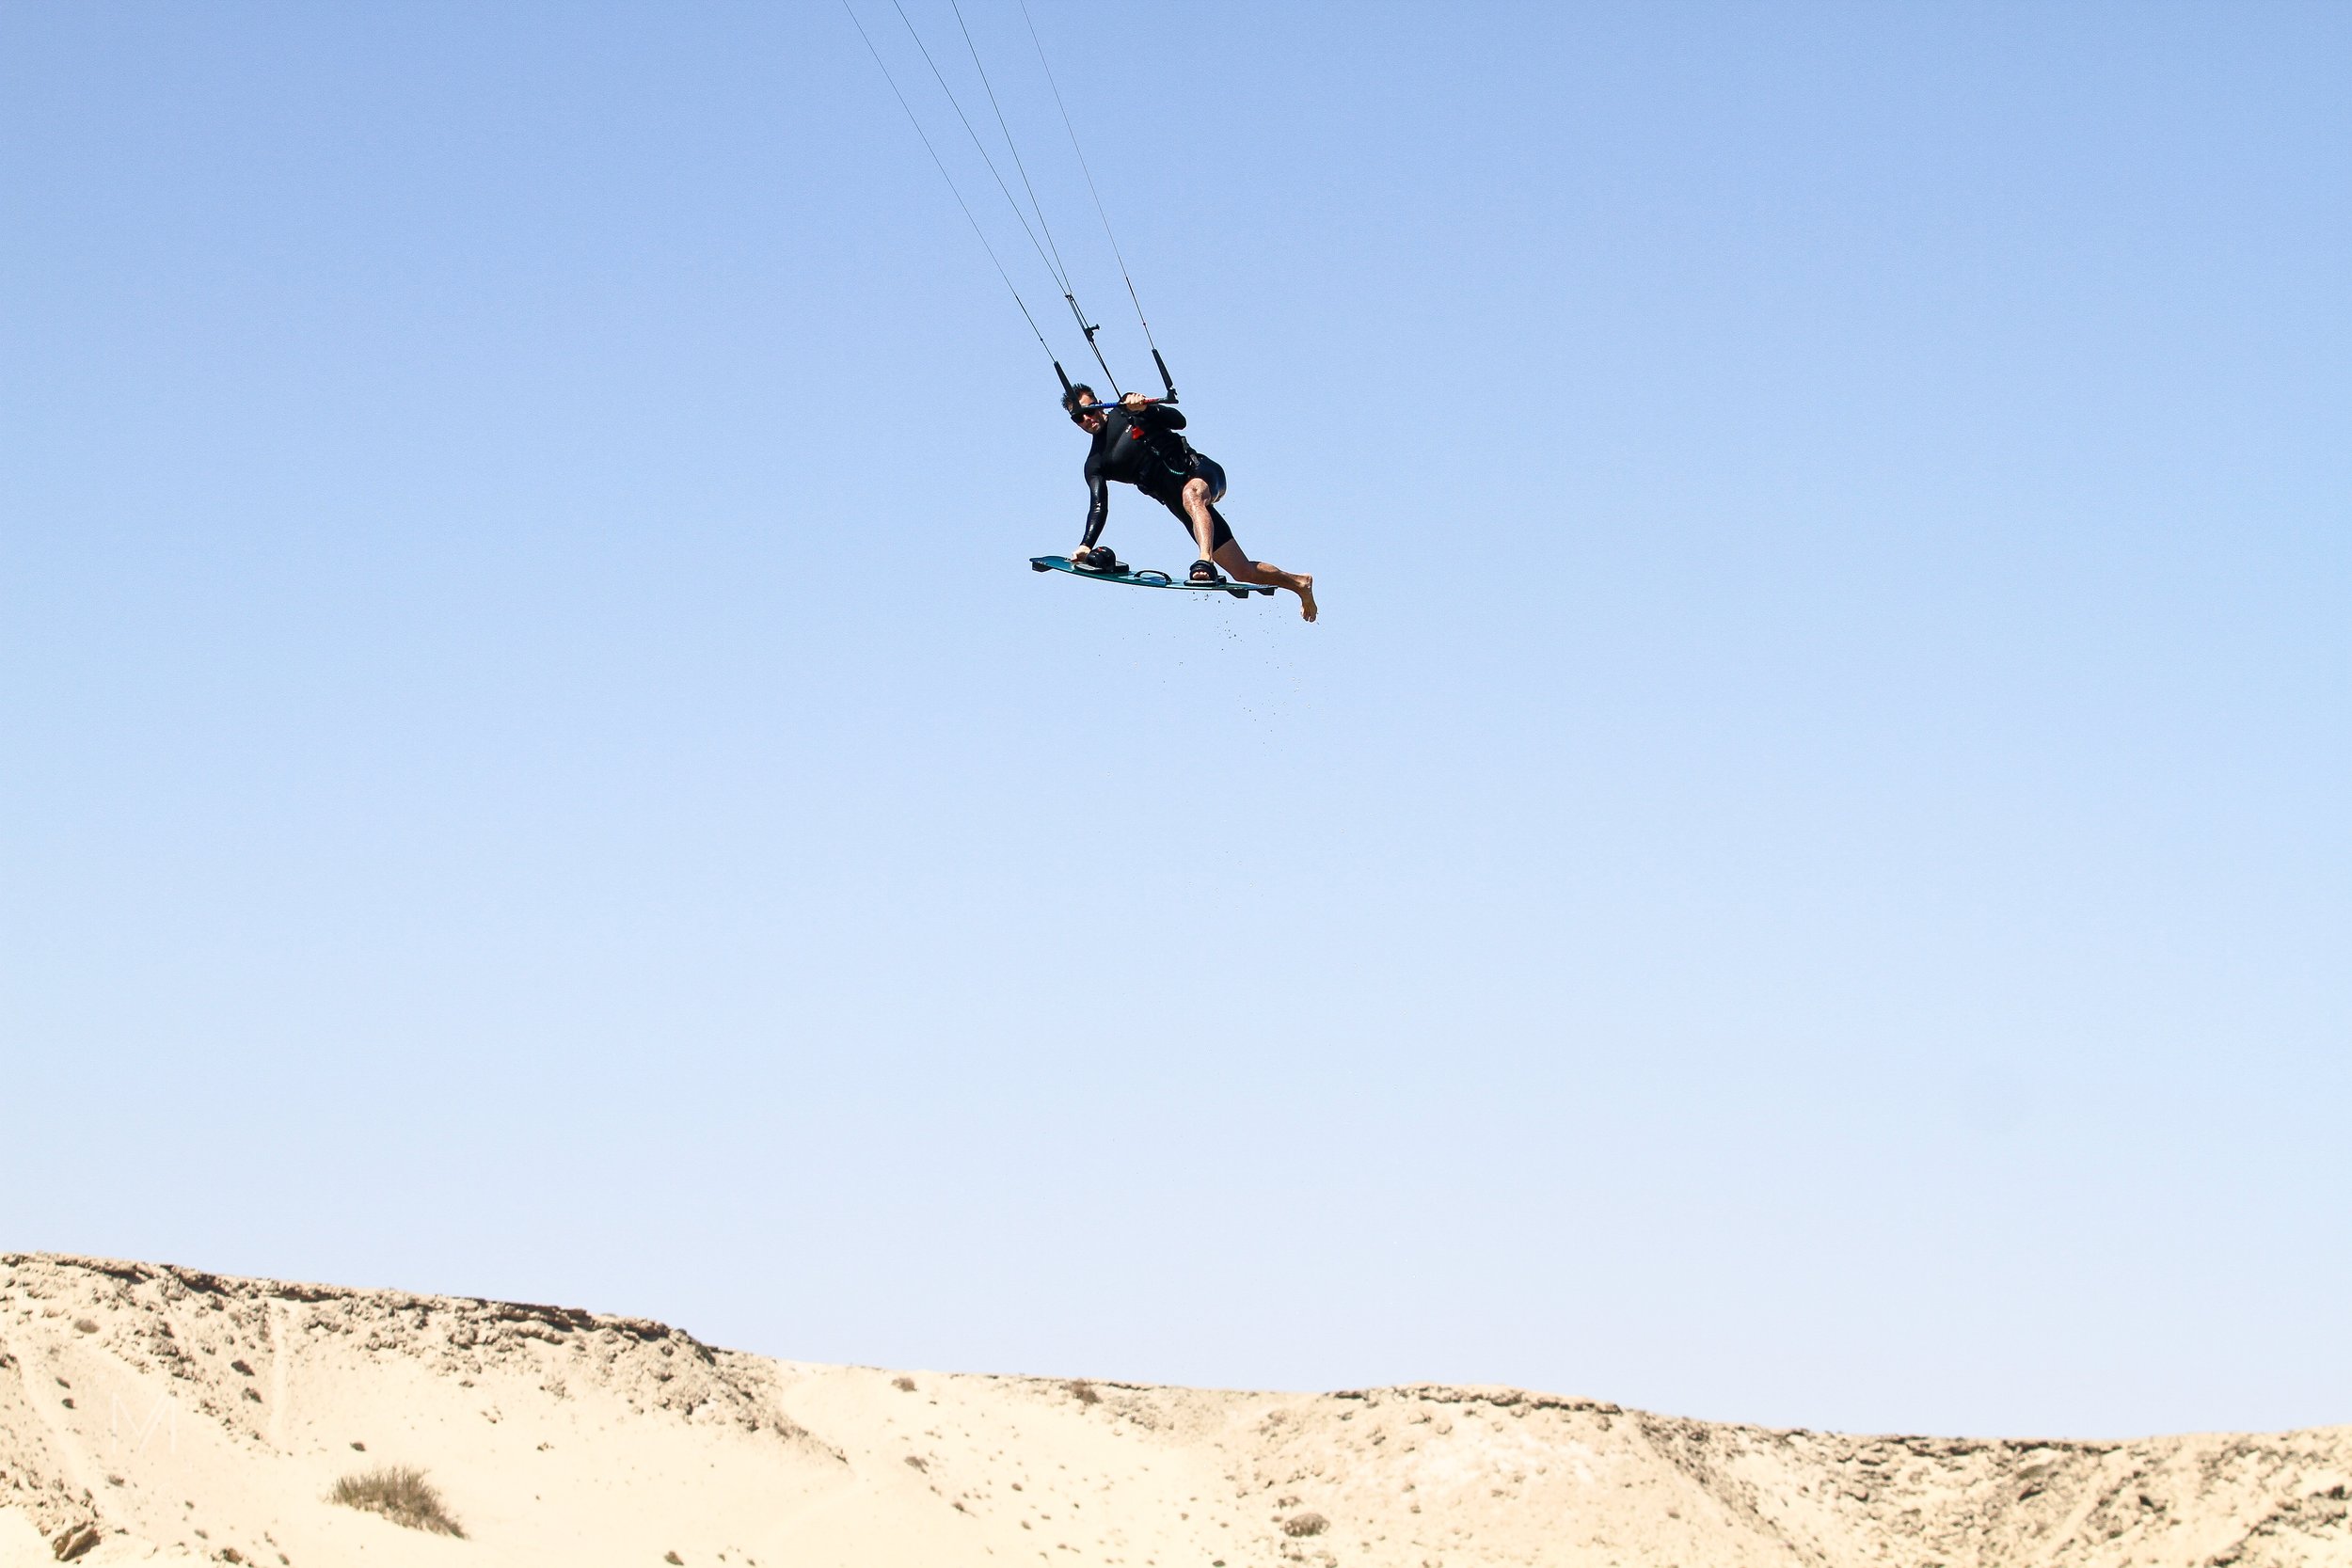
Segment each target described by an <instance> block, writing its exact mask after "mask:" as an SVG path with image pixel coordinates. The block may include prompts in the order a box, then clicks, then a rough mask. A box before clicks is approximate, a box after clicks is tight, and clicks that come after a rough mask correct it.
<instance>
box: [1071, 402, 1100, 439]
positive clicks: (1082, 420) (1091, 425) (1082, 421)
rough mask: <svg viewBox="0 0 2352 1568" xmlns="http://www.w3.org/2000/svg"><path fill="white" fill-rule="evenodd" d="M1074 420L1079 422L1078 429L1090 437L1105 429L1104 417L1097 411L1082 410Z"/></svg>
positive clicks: (1075, 415) (1090, 409) (1074, 416)
mask: <svg viewBox="0 0 2352 1568" xmlns="http://www.w3.org/2000/svg"><path fill="white" fill-rule="evenodd" d="M1072 418H1073V419H1075V420H1077V421H1078V428H1079V429H1080V430H1083V431H1085V432H1086V433H1087V434H1088V435H1089V436H1091V435H1093V434H1094V433H1095V432H1096V431H1098V430H1100V429H1102V428H1103V416H1102V414H1101V413H1100V412H1098V411H1097V410H1095V409H1092V408H1081V409H1079V410H1078V411H1077V413H1076V414H1074V415H1073V416H1072Z"/></svg>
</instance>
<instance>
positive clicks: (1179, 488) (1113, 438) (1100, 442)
mask: <svg viewBox="0 0 2352 1568" xmlns="http://www.w3.org/2000/svg"><path fill="white" fill-rule="evenodd" d="M1061 405H1062V407H1063V408H1064V409H1065V410H1067V411H1068V413H1069V415H1070V418H1071V419H1072V420H1073V421H1074V422H1075V423H1076V424H1077V426H1078V428H1079V429H1081V430H1083V431H1085V432H1086V433H1087V434H1088V435H1089V436H1093V437H1094V445H1093V446H1092V447H1091V448H1090V449H1089V451H1088V452H1087V467H1086V474H1087V530H1086V538H1085V540H1084V542H1083V543H1082V544H1081V545H1080V546H1079V547H1078V553H1077V554H1075V555H1073V557H1071V561H1072V562H1073V564H1075V565H1077V566H1079V567H1081V568H1082V569H1084V570H1087V571H1094V572H1107V571H1116V570H1118V568H1119V561H1118V558H1117V557H1116V556H1114V555H1113V554H1112V553H1111V552H1110V551H1109V550H1108V549H1107V548H1104V547H1103V546H1098V545H1097V544H1096V541H1097V540H1099V539H1101V538H1102V536H1103V524H1104V519H1106V518H1107V517H1108V516H1109V515H1110V505H1111V496H1110V482H1111V481H1112V480H1118V481H1119V482H1120V483H1124V484H1132V485H1134V486H1135V487H1136V489H1138V490H1140V491H1142V492H1143V493H1144V494H1145V495H1147V496H1149V497H1151V498H1152V499H1153V500H1155V501H1158V502H1159V503H1160V504H1161V505H1162V506H1165V507H1167V508H1168V510H1169V511H1170V512H1173V513H1175V514H1176V517H1177V520H1178V521H1179V522H1181V523H1183V524H1184V527H1185V529H1186V530H1188V531H1190V532H1191V534H1192V539H1193V544H1194V545H1195V546H1198V547H1199V549H1200V560H1198V561H1196V562H1193V563H1192V574H1191V580H1192V581H1194V582H1200V583H1214V582H1221V581H1223V580H1224V579H1223V578H1221V577H1219V576H1218V575H1217V567H1219V566H1222V567H1224V568H1225V570H1226V571H1227V572H1229V573H1231V574H1232V576H1233V577H1234V578H1236V579H1238V580H1240V581H1242V582H1254V583H1263V584H1267V585H1269V586H1272V587H1275V588H1287V589H1289V590H1290V591H1291V592H1292V593H1294V594H1297V595H1298V613H1299V614H1300V615H1301V616H1303V617H1305V618H1306V619H1307V620H1310V621H1311V620H1313V619H1314V618H1315V579H1314V578H1311V577H1309V576H1307V575H1306V574H1305V573H1303V572H1285V571H1284V570H1282V568H1280V567H1279V566H1275V565H1270V564H1268V563H1267V562H1263V561H1252V560H1250V559H1249V558H1248V556H1246V555H1244V554H1242V550H1241V546H1239V545H1237V544H1235V543H1234V542H1233V531H1232V529H1231V528H1228V527H1227V526H1226V523H1225V519H1224V517H1223V516H1222V515H1220V514H1219V513H1218V512H1217V509H1216V503H1217V502H1218V501H1220V500H1222V499H1225V470H1224V468H1223V467H1220V466H1219V465H1218V464H1217V462H1216V459H1214V458H1211V457H1204V456H1202V455H1201V454H1200V452H1197V451H1193V450H1192V443H1191V442H1189V441H1187V440H1185V439H1184V436H1181V435H1179V434H1178V432H1180V431H1182V430H1183V429H1184V414H1183V413H1182V412H1181V411H1180V410H1178V409H1177V408H1175V407H1174V406H1172V405H1171V404H1166V403H1160V402H1155V401H1154V400H1152V399H1151V398H1147V397H1145V396H1144V395H1143V394H1142V393H1141V392H1129V393H1128V394H1127V395H1126V396H1125V397H1123V398H1121V399H1120V400H1119V402H1118V403H1117V404H1112V405H1109V406H1107V407H1105V405H1104V404H1097V403H1096V402H1095V401H1094V388H1091V387H1088V386H1085V385H1079V386H1076V387H1073V388H1070V390H1069V391H1068V392H1067V393H1065V394H1064V395H1063V397H1062V400H1061Z"/></svg>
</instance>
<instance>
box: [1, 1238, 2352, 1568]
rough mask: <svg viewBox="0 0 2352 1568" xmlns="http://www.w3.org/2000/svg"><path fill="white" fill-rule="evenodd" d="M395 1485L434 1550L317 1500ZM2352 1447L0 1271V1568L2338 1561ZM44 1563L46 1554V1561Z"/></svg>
mask: <svg viewBox="0 0 2352 1568" xmlns="http://www.w3.org/2000/svg"><path fill="white" fill-rule="evenodd" d="M383 1465H393V1466H415V1467H418V1468H421V1469H422V1470H423V1471H425V1472H426V1480H427V1481H428V1482H429V1483H430V1484H431V1485H432V1486H434V1487H436V1488H437V1490H438V1492H439V1494H440V1496H441V1497H442V1498H443V1500H444V1502H445V1504H446V1507H447V1511H448V1513H449V1514H450V1515H451V1516H452V1518H453V1521H454V1522H455V1523H456V1525H457V1526H458V1527H459V1528H462V1529H463V1531H464V1534H463V1536H462V1537H457V1536H451V1535H442V1534H435V1533H429V1532H427V1531H424V1530H421V1529H416V1528H404V1527H403V1526H401V1525H398V1524H395V1523H392V1522H390V1521H389V1520H388V1519H386V1518H384V1517H380V1516H378V1515H377V1514H375V1513H368V1512H362V1511H359V1510H357V1509H353V1508H350V1507H343V1506H338V1505H337V1504H335V1503H333V1502H330V1501H328V1500H327V1499H328V1494H329V1493H330V1491H331V1490H332V1489H333V1487H334V1486H335V1483H336V1481H338V1480H339V1479H340V1478H342V1477H345V1476H350V1475H354V1474H357V1473H361V1472H366V1471H369V1470H372V1469H374V1468H376V1467H378V1466H383ZM2347 1499H2352V1428H2344V1427H2336V1428H2328V1429H2325V1430H2317V1431H2311V1432H2300V1433H2283V1434H2280V1435H2275V1436H2262V1437H2244V1436H2198V1437H2166V1438H2152V1439H2149V1440H2147V1441H2144V1442H2136V1443H2120V1444H2119V1443H2066V1442H1976V1441H1956V1440H1943V1439H1934V1438H1916V1437H1848V1436H1838V1435H1833V1434H1829V1433H1808V1432H1780V1431H1768V1430H1765V1429H1762V1428H1757V1427H1742V1426H1726V1425H1717V1424H1711V1423H1708V1422H1704V1421H1690V1420H1678V1419H1674V1418H1665V1417H1658V1416H1649V1415H1645V1414H1643V1413H1641V1412H1639V1411H1631V1410H1624V1409H1620V1408H1619V1407H1617V1406H1615V1405H1613V1404H1606V1403H1601V1402H1595V1401H1590V1400H1574V1399H1557V1398H1553V1397H1550V1396H1548V1395H1536V1394H1528V1393H1523V1392H1520V1391H1519V1390H1517V1389H1509V1388H1453V1387H1435V1386H1423V1387H1403V1388H1378V1389H1366V1390H1361V1391H1356V1392H1347V1393H1338V1394H1314V1395H1303V1394H1255V1393H1232V1392H1223V1391H1211V1390H1201V1389H1187V1388H1159V1387H1139V1386H1127V1385H1120V1384H1110V1383H1099V1384H1073V1383H1066V1382H1057V1381H1052V1380H1046V1379H1038V1378H1018V1377H979V1376H969V1375H961V1374H954V1375H950V1374H940V1373H930V1372H917V1373H912V1374H906V1373H894V1372H890V1371H886V1370H874V1369H868V1368H855V1367H821V1366H812V1365H804V1364H801V1363H796V1362H790V1361H775V1360H771V1359H768V1358H766V1357H763V1356H756V1355H744V1354H736V1353H734V1352H730V1351H722V1350H714V1349H712V1348H711V1347H709V1346H707V1345H704V1344H702V1343H700V1342H699V1341H697V1340H695V1339H694V1338H691V1336H689V1335H686V1334H682V1333H680V1332H678V1331H677V1330H675V1329H673V1328H667V1327H664V1326H663V1325H661V1324H660V1323H646V1322H643V1321H640V1320H636V1319H629V1318H610V1317H601V1316H597V1315H596V1314H593V1313H589V1312H581V1311H575V1310H571V1309H567V1308H563V1307H528V1306H519V1305H516V1304H513V1303H504V1302H487V1301H474V1300H467V1299H453V1298H450V1297H442V1296H412V1295H404V1294H400V1293H398V1292H395V1291H346V1290H337V1289H332V1288H328V1287H323V1286H311V1285H290V1284H282V1283H278V1282H276V1281H271V1280H261V1279H230V1278H222V1277H219V1276H216V1275H207V1274H202V1273H199V1272H197V1271H195V1270H192V1269H183V1268H173V1267H159V1266H155V1265H151V1264H142V1263H115V1262H105V1261H101V1260H96V1259H78V1258H61V1257H51V1256H42V1255H8V1256H6V1257H0V1568H18V1565H19V1564H20V1563H25V1564H29V1563H35V1562H39V1563H51V1562H54V1561H56V1558H57V1555H58V1553H59V1551H60V1550H62V1551H63V1552H65V1553H68V1554H73V1555H72V1558H71V1560H75V1561H79V1562H83V1563H87V1564H93V1565H98V1564H106V1563H116V1562H133V1561H145V1560H162V1561H198V1560H213V1561H228V1562H246V1563H259V1564H263V1565H268V1564H288V1565H298V1568H327V1565H336V1568H341V1565H345V1564H355V1563H378V1564H386V1565H395V1568H397V1565H405V1564H465V1563H474V1564H490V1563H496V1564H508V1563H513V1564H542V1563H543V1564H548V1565H559V1564H560V1565H564V1568H591V1565H600V1564H608V1563H610V1564H628V1565H638V1568H659V1565H660V1564H664V1563H684V1564H691V1565H696V1568H700V1565H705V1564H720V1563H724V1564H732V1565H742V1568H952V1565H961V1564H973V1565H978V1564H993V1565H997V1568H1018V1565H1019V1564H1022V1563H1038V1562H1042V1563H1047V1564H1051V1565H1054V1568H1064V1565H1068V1568H1082V1565H1087V1564H1100V1565H1114V1564H1118V1565H1134V1568H1196V1565H1197V1568H1216V1565H1217V1564H1223V1565H1224V1568H1275V1565H1279V1564H1284V1563H1305V1564H1316V1565H1323V1568H1333V1565H1338V1564H1349V1565H1354V1564H1365V1565H1390V1564H1395V1565H1400V1568H1472V1565H1476V1564H1487V1563H1531V1564H1533V1563H1541V1564H1562V1565H1568V1564H1577V1565H1582V1564H1592V1565H1595V1568H1598V1565H1603V1564H1621V1565H1624V1568H1650V1565H1657V1568H1668V1565H1673V1568H1697V1565H1702V1564H1708V1565H1711V1564H1758V1565H1762V1564H1833V1563H1835V1564H1843V1563H1873V1564H1895V1565H1911V1564H1916V1565H1919V1568H1927V1565H1929V1564H1939V1565H1943V1568H1970V1565H1979V1564H1982V1565H1991V1564H2042V1563H2047V1564H2053V1565H2058V1564H2066V1565H2074V1564H2082V1565H2088V1568H2107V1565H2112V1568H2123V1565H2125V1564H2133V1565H2152V1564H2153V1565H2161V1564H2173V1563H2178V1564H2182V1565H2184V1568H2188V1565H2199V1568H2202V1565H2213V1568H2232V1565H2244V1568H2265V1565H2270V1564H2288V1563H2296V1564H2319V1563H2327V1564H2352V1501H2348V1500H2347ZM57 1543H62V1546H61V1547H60V1546H59V1545H58V1544H57Z"/></svg>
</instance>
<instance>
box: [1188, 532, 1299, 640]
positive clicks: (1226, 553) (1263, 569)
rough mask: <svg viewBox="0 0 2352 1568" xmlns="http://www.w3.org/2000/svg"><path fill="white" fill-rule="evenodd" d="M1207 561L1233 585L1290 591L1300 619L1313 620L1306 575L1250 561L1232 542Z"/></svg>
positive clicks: (1261, 562) (1217, 550)
mask: <svg viewBox="0 0 2352 1568" xmlns="http://www.w3.org/2000/svg"><path fill="white" fill-rule="evenodd" d="M1204 510H1205V508H1204ZM1210 559H1212V560H1214V561H1215V562H1216V563H1217V564H1218V565H1219V566H1222V567H1224V568H1225V575H1226V576H1227V577H1229V578H1232V579H1233V580H1234V581H1236V582H1255V583H1263V584H1265V585H1266V586H1268V587H1272V588H1287V589H1289V590H1290V591H1291V592H1292V593H1294V594H1297V595H1298V613H1299V615H1300V617H1301V618H1302V619H1304V620H1309V621H1311V620H1313V619H1314V618H1315V579H1314V578H1311V577H1309V576H1308V575H1307V574H1306V573H1304V572H1285V571H1284V570H1282V568H1281V567H1279V566H1277V565H1274V564H1272V563H1271V562H1263V561H1252V560H1250V559H1249V558H1248V556H1246V555H1244V554H1242V553H1241V546H1240V545H1239V544H1237V543H1235V542H1234V541H1233V540H1232V539H1228V540H1226V541H1225V543H1223V544H1222V545H1219V546H1217V547H1216V554H1215V555H1213V556H1212V557H1211V558H1210Z"/></svg>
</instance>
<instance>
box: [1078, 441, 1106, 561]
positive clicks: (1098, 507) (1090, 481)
mask: <svg viewBox="0 0 2352 1568" xmlns="http://www.w3.org/2000/svg"><path fill="white" fill-rule="evenodd" d="M1110 515H1111V484H1110V481H1109V480H1106V479H1104V477H1103V471H1102V469H1100V468H1098V467H1095V466H1094V460H1093V459H1092V458H1089V459H1088V460H1087V531H1086V537H1085V538H1084V539H1083V540H1081V541H1080V542H1079V545H1078V547H1079V548H1080V549H1082V550H1090V549H1092V548H1094V542H1095V541H1096V540H1097V539H1100V538H1102V537H1103V524H1104V521H1106V520H1107V519H1108V518H1109V516H1110Z"/></svg>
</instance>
